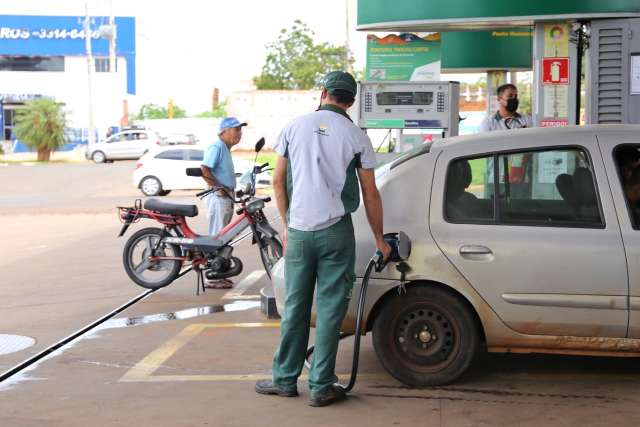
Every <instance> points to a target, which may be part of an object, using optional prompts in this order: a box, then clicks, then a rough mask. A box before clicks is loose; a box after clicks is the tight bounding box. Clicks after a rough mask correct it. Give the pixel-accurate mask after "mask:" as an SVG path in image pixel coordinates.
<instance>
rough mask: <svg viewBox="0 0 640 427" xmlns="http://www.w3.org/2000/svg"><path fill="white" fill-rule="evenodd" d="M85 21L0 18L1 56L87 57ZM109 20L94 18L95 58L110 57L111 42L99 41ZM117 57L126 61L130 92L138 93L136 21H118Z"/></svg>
mask: <svg viewBox="0 0 640 427" xmlns="http://www.w3.org/2000/svg"><path fill="white" fill-rule="evenodd" d="M83 22H84V17H81V16H32V15H0V55H25V56H74V55H85V54H86V50H85V36H86V34H85V31H84V25H83ZM108 23H109V18H107V17H106V16H95V17H92V18H91V33H92V34H91V50H92V52H93V55H96V56H108V55H109V41H108V40H106V39H102V38H100V35H99V33H98V28H99V27H100V26H101V25H107V24H108ZM115 25H116V34H117V35H116V55H117V56H122V57H124V58H125V59H126V61H127V92H128V93H130V94H132V95H134V94H135V93H136V61H135V58H136V31H135V18H132V17H116V18H115Z"/></svg>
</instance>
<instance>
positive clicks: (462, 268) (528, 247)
mask: <svg viewBox="0 0 640 427" xmlns="http://www.w3.org/2000/svg"><path fill="white" fill-rule="evenodd" d="M638 140H640V126H633V125H618V126H607V125H596V126H587V127H568V128H564V129H523V130H516V131H505V132H494V133H491V134H484V135H472V136H463V137H456V138H448V139H444V140H439V141H437V142H436V143H434V144H433V146H432V147H431V150H430V152H429V153H426V154H423V155H421V156H418V157H415V158H413V159H411V160H409V161H406V162H404V163H402V164H400V165H399V166H396V167H390V166H389V165H386V166H383V167H382V168H379V169H378V170H377V171H376V176H377V184H378V187H379V189H380V194H381V196H382V199H383V206H384V207H385V215H384V229H385V231H387V232H388V231H399V230H402V231H404V232H405V233H407V235H408V236H409V237H410V238H411V240H412V253H411V256H410V258H409V260H408V264H409V265H410V266H411V268H412V270H411V271H410V272H409V273H408V274H407V284H406V286H413V285H415V284H427V285H431V286H441V287H445V288H447V289H449V290H450V291H451V292H453V293H455V294H458V295H459V296H460V297H461V298H463V299H464V300H466V302H468V303H469V306H470V307H472V308H473V312H474V313H475V315H476V316H477V318H478V320H479V325H480V326H481V329H482V332H483V333H484V337H485V344H486V348H487V349H488V350H489V351H496V352H545V353H563V354H593V355H612V356H634V357H635V356H640V340H636V339H633V338H638V337H639V336H638V335H639V333H640V316H638V313H640V286H638V285H639V284H640V280H636V278H639V279H640V264H639V263H638V262H637V260H638V255H636V254H638V252H639V251H640V246H639V245H638V243H637V242H636V237H635V234H634V233H640V231H637V230H634V229H633V228H632V227H631V223H630V221H629V217H628V214H627V212H626V211H625V210H623V209H621V207H624V206H625V200H624V195H623V193H622V190H621V186H620V182H619V180H618V178H617V176H615V175H613V176H612V173H613V172H615V163H614V162H613V160H611V159H610V157H611V156H610V152H608V154H607V149H605V148H604V147H603V145H606V146H607V147H609V148H611V147H612V145H614V144H617V143H619V142H622V141H632V142H635V141H638ZM555 144H561V145H577V146H582V147H585V149H587V150H588V151H589V154H590V156H591V162H592V165H593V172H594V176H595V178H596V179H597V191H598V196H599V202H600V204H601V207H602V215H603V216H604V222H605V225H604V227H603V228H590V229H584V228H580V229H575V228H574V229H566V228H561V227H554V228H553V229H552V230H541V229H542V228H543V227H522V226H506V225H500V226H497V225H490V226H487V225H470V224H448V223H446V222H445V221H444V215H443V207H442V203H443V195H442V192H443V185H444V172H443V171H442V167H441V165H444V166H443V167H444V168H445V169H446V163H447V162H448V160H450V159H452V158H455V157H456V156H467V155H471V154H474V153H475V154H478V153H482V152H484V153H489V152H492V151H503V150H512V149H528V148H536V147H537V148H541V147H549V146H554V145H555ZM611 149H612V148H611ZM601 152H602V153H603V154H601ZM603 155H604V157H603ZM614 178H615V179H614ZM432 182H433V187H432ZM622 214H624V215H622ZM353 221H354V228H355V236H356V242H357V246H356V247H357V261H356V274H357V276H358V279H357V280H356V283H355V284H354V290H353V298H352V300H351V302H350V305H349V309H348V313H347V316H346V318H345V322H344V323H343V331H345V332H353V331H354V329H355V313H356V303H357V296H358V293H359V289H360V281H361V276H362V274H363V272H364V268H365V266H366V264H367V262H368V260H369V258H370V257H371V255H372V254H373V252H374V250H375V247H374V243H373V238H372V235H371V231H370V229H369V225H368V222H367V219H366V215H365V212H364V208H363V206H361V207H360V208H359V209H358V211H356V212H355V213H354V214H353ZM454 226H455V227H454ZM456 228H460V229H459V230H458V229H456ZM525 228H526V229H529V234H533V236H531V237H529V236H527V237H526V238H525V236H524V235H525V234H526V233H527V230H524V229H525ZM549 228H551V227H549ZM621 230H622V231H621ZM486 231H490V233H488V234H489V237H490V238H491V239H494V241H492V242H491V244H492V245H495V244H499V245H504V247H503V248H502V249H501V250H500V251H499V252H498V255H500V258H501V259H499V260H498V262H496V263H494V265H492V266H482V265H481V268H480V272H476V271H474V272H473V273H470V270H469V269H470V267H469V265H472V266H474V267H473V268H474V269H475V268H477V266H476V264H478V263H477V262H472V261H465V262H466V263H467V265H465V264H463V261H461V260H460V259H458V258H459V257H460V255H459V252H458V249H459V247H460V244H461V242H462V241H465V242H467V241H472V242H475V241H476V240H475V239H480V238H482V239H483V240H482V242H483V243H485V242H486V240H484V239H486V238H487V237H486V234H487V233H486ZM578 231H586V233H577V232H578ZM432 233H433V235H434V236H436V239H437V241H436V239H434V238H433V237H432ZM483 233H485V234H483ZM621 233H622V234H621ZM579 234H580V235H579ZM623 236H624V246H623V244H622V238H623ZM534 242H537V243H536V244H539V245H543V246H542V248H544V250H541V249H538V250H535V248H533V247H532V245H533V243H534ZM576 243H577V244H576ZM583 246H584V247H583ZM605 248H608V250H606V249H605ZM636 248H637V249H636ZM504 250H506V252H504ZM625 251H626V253H627V257H633V261H634V262H631V261H632V259H631V258H629V262H628V264H629V270H628V271H629V277H630V278H631V279H630V283H631V285H630V286H631V289H630V290H629V280H628V277H627V259H626V258H625ZM503 253H507V254H508V255H507V258H509V259H510V262H514V260H515V262H516V263H519V264H514V265H508V264H509V262H508V261H507V259H505V260H502V255H503ZM518 253H521V257H520V259H518ZM552 254H553V255H552ZM630 254H632V255H630ZM524 258H528V259H529V264H527V263H524V262H522V259H524ZM496 259H498V258H497V257H496ZM559 260H562V262H563V264H562V265H561V267H560V266H554V267H553V268H552V267H550V265H549V263H551V262H557V261H559ZM545 263H546V266H545ZM479 264H482V263H479ZM498 264H500V268H492V267H494V266H495V265H498ZM283 265H284V260H281V261H280V262H279V265H278V267H277V268H276V269H274V272H273V275H272V279H273V283H274V288H275V294H276V300H277V305H278V309H279V310H280V312H281V313H282V310H283V305H284V288H285V282H284V271H283V270H284V268H283ZM532 266H538V267H539V268H544V269H545V274H547V275H546V276H544V275H542V274H540V273H539V272H538V269H535V268H532ZM567 266H569V267H567ZM570 269H571V271H570ZM547 270H551V271H547ZM505 271H506V273H505ZM518 271H523V273H522V274H521V276H526V277H521V278H520V279H524V280H521V281H522V282H523V283H519V282H518V281H516V280H515V278H516V277H517V272H518ZM465 273H466V274H465ZM550 273H551V276H550V275H549V274H550ZM553 273H555V274H557V275H558V276H557V277H562V278H563V279H566V278H569V280H570V281H569V282H564V281H559V280H552V279H550V277H552V274H553ZM399 276H400V275H399V273H398V272H397V271H396V270H395V268H394V266H393V265H390V266H387V268H386V269H385V270H384V271H383V272H381V273H377V274H374V275H373V276H372V278H371V280H370V283H369V289H368V292H367V301H366V304H365V319H366V324H367V325H368V328H367V329H370V327H371V322H372V321H373V320H374V318H375V316H376V311H377V310H378V309H379V308H380V307H381V305H382V304H383V302H384V300H385V298H387V297H388V296H390V295H394V294H396V293H397V292H398V284H399ZM476 276H479V277H480V278H481V280H477V278H476ZM536 276H540V277H538V279H540V280H535V279H536ZM470 277H471V278H470ZM492 277H493V279H492ZM505 277H506V278H508V279H510V280H507V281H505V280H502V279H503V278H505ZM476 281H478V282H479V284H478V283H476ZM496 282H497V283H496ZM505 283H507V284H506V285H505ZM525 283H526V284H528V285H527V286H524V284H525ZM569 284H573V286H575V287H577V289H573V288H571V286H569ZM492 287H495V289H493V288H492ZM629 310H630V314H629ZM313 314H315V309H314V311H313ZM627 317H629V324H628V321H627ZM627 324H628V326H629V334H628V337H629V338H625V337H626V336H627V332H626V331H627ZM363 332H364V331H363Z"/></svg>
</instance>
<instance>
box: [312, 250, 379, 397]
mask: <svg viewBox="0 0 640 427" xmlns="http://www.w3.org/2000/svg"><path fill="white" fill-rule="evenodd" d="M382 262H383V261H382V253H381V252H376V254H375V255H374V256H373V257H372V258H371V260H370V261H369V264H367V269H366V270H365V272H364V276H362V285H361V286H360V295H359V296H358V311H357V317H356V329H355V337H354V343H353V362H352V365H351V378H350V379H349V383H348V384H347V385H344V384H337V385H338V386H340V387H342V388H343V389H344V390H345V392H349V391H351V389H352V388H353V386H354V385H355V384H356V377H357V376H358V360H359V357H360V338H361V336H362V334H361V331H362V317H363V315H364V303H365V301H366V298H367V287H369V277H370V276H371V272H372V271H373V269H374V267H376V265H379V264H381V263H382ZM351 335H354V334H349V333H346V332H340V338H339V339H340V340H342V339H344V338H347V337H349V336H351ZM314 350H315V346H313V345H312V346H310V347H309V348H307V354H306V357H305V362H304V365H305V366H306V367H307V369H311V363H310V362H309V358H310V357H311V355H312V354H313V351H314Z"/></svg>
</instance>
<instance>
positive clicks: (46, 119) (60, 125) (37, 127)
mask: <svg viewBox="0 0 640 427" xmlns="http://www.w3.org/2000/svg"><path fill="white" fill-rule="evenodd" d="M66 126H67V120H66V118H65V114H64V112H63V111H62V107H61V106H60V104H58V103H57V102H56V101H55V100H53V99H51V98H40V99H34V100H30V101H27V102H26V103H25V106H24V108H21V109H19V110H18V111H16V126H15V131H16V137H17V138H18V139H19V140H21V141H22V142H24V143H25V144H26V145H27V146H29V147H31V148H35V149H36V150H38V161H45V162H46V161H49V158H50V157H51V152H52V151H53V150H55V149H57V148H60V147H62V146H63V145H64V144H65V143H66V142H67V140H66V136H65V131H66Z"/></svg>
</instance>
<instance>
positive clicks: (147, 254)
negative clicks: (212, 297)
mask: <svg viewBox="0 0 640 427" xmlns="http://www.w3.org/2000/svg"><path fill="white" fill-rule="evenodd" d="M264 144H265V141H264V138H261V139H260V140H259V141H258V142H257V143H256V145H255V152H256V157H255V160H254V166H253V169H252V170H251V171H249V172H247V173H245V175H243V176H242V177H240V178H239V183H240V189H239V190H236V191H235V194H234V195H229V197H231V198H232V199H233V201H234V203H235V204H237V205H239V207H238V209H237V210H236V214H237V215H236V216H235V217H234V218H233V219H232V220H231V223H229V225H227V226H226V227H225V228H224V229H222V230H221V231H220V232H219V233H218V234H217V235H216V236H207V235H199V234H196V233H195V232H194V231H193V230H192V229H191V228H190V227H189V225H188V224H187V220H186V218H187V217H189V218H191V217H195V216H197V215H198V207H197V206H196V205H185V204H178V203H168V202H163V201H161V200H159V199H153V198H152V199H148V200H146V201H145V202H144V206H143V205H142V201H141V200H140V199H137V200H136V201H135V204H134V206H133V207H118V209H119V217H120V220H121V221H122V223H123V226H122V229H121V230H120V234H119V235H118V237H121V236H123V235H124V234H125V233H126V231H127V229H128V228H129V226H130V225H131V224H132V223H135V222H138V221H139V220H141V219H152V220H155V221H157V222H159V223H160V224H162V226H163V227H162V228H159V227H149V228H143V229H141V230H139V231H137V232H135V233H134V234H133V235H132V236H131V237H130V238H129V239H128V240H127V242H126V244H125V246H124V251H123V254H122V260H123V263H124V268H125V271H126V272H127V275H128V276H129V277H130V278H131V280H133V281H134V282H135V283H136V284H138V285H140V286H142V287H143V288H148V289H158V288H162V287H164V286H167V285H169V284H170V283H171V282H173V281H174V280H176V279H177V278H179V277H182V276H183V275H185V274H187V273H188V272H189V271H192V270H193V271H195V272H196V273H197V292H198V293H199V292H200V289H202V290H203V291H204V283H205V282H204V278H205V277H206V278H207V279H209V280H215V279H226V278H229V277H234V276H237V275H239V274H240V273H242V261H241V260H240V259H239V258H238V257H236V256H234V255H233V249H234V244H235V243H237V242H238V241H239V240H241V239H242V238H244V237H248V235H252V238H253V244H255V245H257V246H258V249H259V251H260V257H261V258H262V264H263V265H264V269H265V270H266V272H267V275H268V276H269V277H271V269H272V267H273V266H274V265H275V263H276V262H277V261H278V260H279V259H280V258H281V257H282V243H281V242H280V238H279V237H278V232H277V231H276V230H275V229H274V228H273V227H272V226H271V225H270V224H269V221H268V219H267V217H266V216H265V214H264V211H263V210H264V207H265V204H266V203H268V202H269V201H271V198H270V197H262V198H261V197H256V195H255V193H256V189H255V187H256V175H258V174H260V173H262V172H264V171H267V170H269V169H267V168H268V166H269V164H268V163H265V164H263V165H259V166H258V165H256V160H257V158H258V153H259V152H260V150H261V149H262V148H263V147H264ZM186 173H187V175H190V176H202V172H201V170H200V169H199V168H188V169H187V170H186ZM219 190H222V191H224V189H223V188H222V187H216V188H210V189H208V190H205V191H202V192H200V193H197V194H196V196H198V197H200V198H204V197H218V196H217V195H216V194H215V193H216V192H218V191H219ZM247 229H250V232H248V233H246V234H245V235H244V236H242V237H240V238H238V239H236V237H238V236H239V235H240V234H241V233H242V232H244V231H245V230H247ZM234 239H235V240H234Z"/></svg>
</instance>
